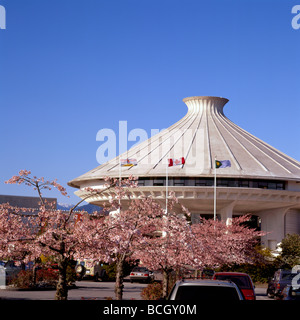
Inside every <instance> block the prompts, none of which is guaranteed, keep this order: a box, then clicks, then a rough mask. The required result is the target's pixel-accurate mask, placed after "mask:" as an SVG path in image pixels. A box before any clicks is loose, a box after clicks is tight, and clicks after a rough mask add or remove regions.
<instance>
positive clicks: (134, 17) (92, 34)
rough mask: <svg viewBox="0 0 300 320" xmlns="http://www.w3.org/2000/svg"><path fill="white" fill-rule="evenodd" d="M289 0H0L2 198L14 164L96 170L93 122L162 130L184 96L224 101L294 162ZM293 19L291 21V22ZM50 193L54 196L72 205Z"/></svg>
mask: <svg viewBox="0 0 300 320" xmlns="http://www.w3.org/2000/svg"><path fill="white" fill-rule="evenodd" d="M296 4H300V1H297V0H295V1H289V0H277V1H276V0H269V1H268V0H257V1H256V0H252V1H250V0H248V1H247V0H236V1H229V0H219V1H218V0H214V1H203V0H105V1H104V0H85V1H77V0H26V1H24V0H0V5H2V6H4V7H5V9H6V23H7V24H6V30H0V111H1V126H0V137H1V148H0V150H1V151H0V152H1V157H0V164H1V167H0V168H1V169H0V194H14V195H29V196H31V195H35V194H34V191H33V190H30V189H27V188H26V187H24V188H23V187H20V186H12V185H6V184H4V181H5V180H7V179H9V178H10V177H11V176H12V175H14V174H16V173H17V172H18V171H19V170H20V169H28V170H31V171H32V173H33V174H34V175H37V176H44V177H47V178H48V179H54V178H57V179H58V181H59V182H60V183H61V184H62V185H64V186H66V184H67V182H68V181H70V180H71V179H73V178H75V177H77V176H79V175H81V174H83V173H85V172H87V171H89V170H91V169H93V168H94V167H96V166H98V165H99V164H98V162H97V160H96V152H97V149H98V147H99V146H100V144H101V142H99V141H96V134H97V132H98V131H99V130H100V129H103V128H111V129H113V130H115V131H116V133H118V124H119V121H120V120H127V121H128V130H131V129H134V128H142V129H145V130H146V131H147V132H148V133H149V135H150V130H151V129H156V128H157V129H162V128H166V127H168V126H170V125H171V124H173V123H174V122H176V121H177V120H179V119H180V118H181V117H183V116H184V114H185V113H186V111H187V108H186V106H185V104H184V103H183V102H182V99H183V98H185V97H188V96H200V95H213V96H222V97H226V98H228V99H229V100H230V101H229V103H228V104H227V105H226V107H225V109H224V112H225V114H226V116H227V117H228V118H229V119H230V120H232V121H233V122H235V123H236V124H237V125H239V126H240V127H242V128H243V129H245V130H247V131H248V132H250V133H252V134H254V135H255V136H257V137H258V138H260V139H262V140H264V141H265V142H267V143H269V144H271V145H272V146H274V147H275V148H277V149H279V150H281V151H283V152H284V153H286V154H288V155H289V156H291V157H293V158H295V159H297V160H298V161H299V160H300V148H299V147H300V142H299V141H300V140H299V119H300V78H299V75H300V29H298V30H295V29H293V28H292V25H291V21H292V18H293V17H294V16H295V15H293V14H292V13H291V10H292V7H293V6H295V5H296ZM299 23H300V21H299ZM67 190H68V192H69V194H70V196H71V198H70V199H64V198H62V197H61V196H60V195H59V194H58V193H57V192H53V193H50V194H46V195H48V196H50V195H51V196H53V197H58V201H59V202H64V203H75V202H76V201H77V200H78V198H77V197H76V196H75V195H73V192H74V190H75V189H73V188H70V187H68V189H67Z"/></svg>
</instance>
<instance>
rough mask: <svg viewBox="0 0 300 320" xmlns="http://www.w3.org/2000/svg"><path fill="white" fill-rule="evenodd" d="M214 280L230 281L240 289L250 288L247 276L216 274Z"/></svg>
mask: <svg viewBox="0 0 300 320" xmlns="http://www.w3.org/2000/svg"><path fill="white" fill-rule="evenodd" d="M215 278H216V279H217V280H230V281H232V282H234V283H235V284H236V285H237V286H238V287H239V288H240V289H250V288H252V286H251V283H250V280H249V278H248V277H247V276H238V275H227V274H226V275H225V274H217V275H216V277H215Z"/></svg>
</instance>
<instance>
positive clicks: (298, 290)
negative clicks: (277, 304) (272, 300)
mask: <svg viewBox="0 0 300 320" xmlns="http://www.w3.org/2000/svg"><path fill="white" fill-rule="evenodd" d="M276 298H277V299H278V300H296V301H300V286H296V287H294V286H292V285H290V284H288V285H287V286H285V287H284V288H283V290H282V291H281V293H280V294H279V295H277V296H276Z"/></svg>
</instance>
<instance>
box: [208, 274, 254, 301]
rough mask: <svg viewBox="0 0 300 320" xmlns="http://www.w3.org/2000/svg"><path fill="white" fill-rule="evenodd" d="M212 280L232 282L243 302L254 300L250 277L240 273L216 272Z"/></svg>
mask: <svg viewBox="0 0 300 320" xmlns="http://www.w3.org/2000/svg"><path fill="white" fill-rule="evenodd" d="M213 279H214V280H228V281H232V282H234V283H235V284H236V285H237V286H238V287H239V288H240V290H241V291H242V293H243V295H244V297H245V300H255V299H256V297H255V291H254V288H255V287H254V285H253V282H252V279H251V277H250V276H249V275H248V274H247V273H242V272H216V273H215V274H214V275H213Z"/></svg>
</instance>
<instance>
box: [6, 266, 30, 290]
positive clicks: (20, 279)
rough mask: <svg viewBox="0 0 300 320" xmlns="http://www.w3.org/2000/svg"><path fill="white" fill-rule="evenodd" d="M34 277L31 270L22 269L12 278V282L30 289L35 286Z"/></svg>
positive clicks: (22, 287)
mask: <svg viewBox="0 0 300 320" xmlns="http://www.w3.org/2000/svg"><path fill="white" fill-rule="evenodd" d="M32 278H33V277H32V271H31V270H22V271H20V272H19V273H18V274H17V275H15V276H14V277H13V278H12V279H11V281H10V284H11V285H13V286H14V287H18V288H20V289H29V288H32V287H33V281H32Z"/></svg>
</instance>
